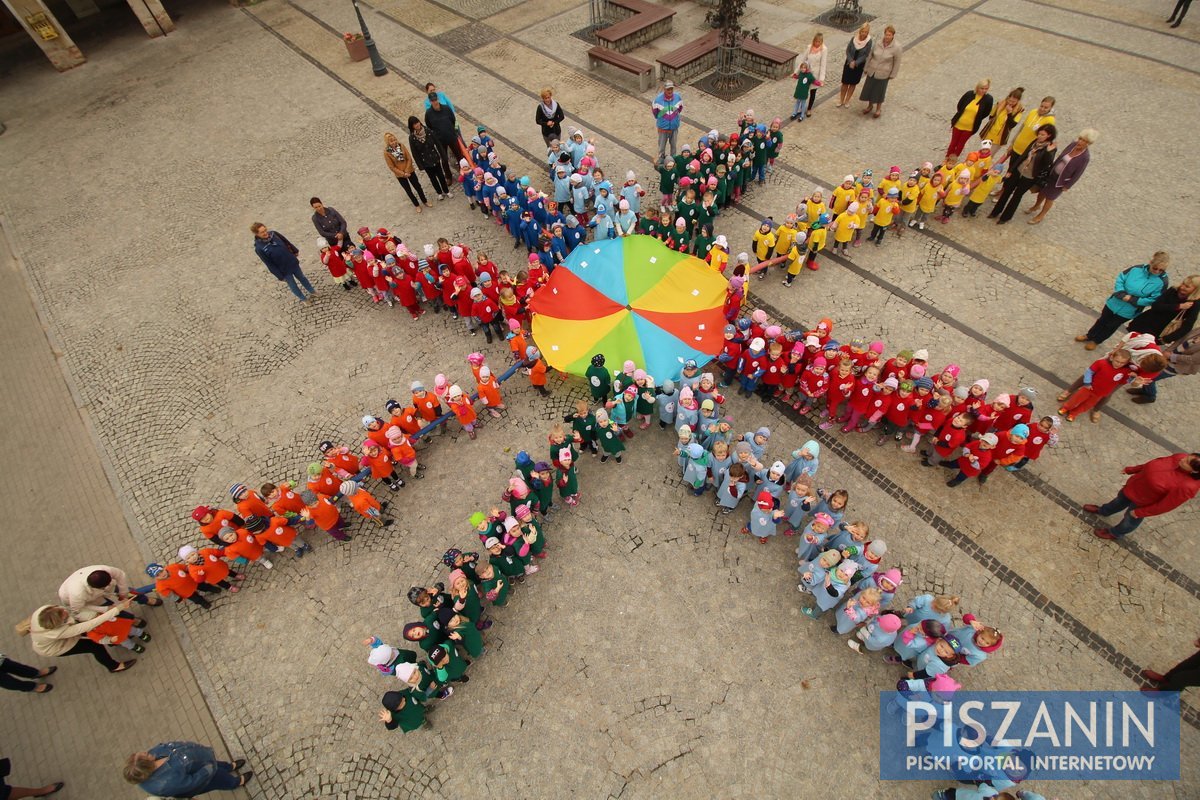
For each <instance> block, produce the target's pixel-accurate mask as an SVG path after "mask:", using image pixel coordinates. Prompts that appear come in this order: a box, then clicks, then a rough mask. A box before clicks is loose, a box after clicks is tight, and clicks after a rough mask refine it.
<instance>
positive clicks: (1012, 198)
mask: <svg viewBox="0 0 1200 800" xmlns="http://www.w3.org/2000/svg"><path fill="white" fill-rule="evenodd" d="M1056 136H1058V129H1057V128H1055V127H1054V126H1053V125H1052V124H1050V123H1048V122H1047V123H1046V124H1045V125H1042V126H1040V127H1039V128H1038V129H1037V138H1036V139H1034V140H1033V144H1031V145H1029V149H1028V150H1026V151H1025V156H1024V158H1022V159H1021V163H1020V164H1018V165H1017V167H1016V169H1013V168H1011V167H1010V168H1009V172H1008V176H1007V177H1005V179H1004V191H1003V192H1002V193H1001V195H1000V199H999V200H997V201H996V205H995V207H994V208H993V209H992V213H990V214H988V219H994V220H996V224H997V225H1003V224H1004V223H1006V222H1008V221H1009V220H1010V219H1012V217H1013V214H1015V213H1017V206H1019V205H1020V204H1021V198H1022V197H1024V196H1025V193H1026V192H1028V191H1029V190H1030V189H1032V188H1033V187H1035V186H1045V185H1046V181H1047V180H1048V179H1049V178H1050V170H1052V169H1053V168H1054V156H1055V155H1056V154H1057V151H1058V145H1057V144H1055V142H1054V137H1056ZM997 218H998V219H997Z"/></svg>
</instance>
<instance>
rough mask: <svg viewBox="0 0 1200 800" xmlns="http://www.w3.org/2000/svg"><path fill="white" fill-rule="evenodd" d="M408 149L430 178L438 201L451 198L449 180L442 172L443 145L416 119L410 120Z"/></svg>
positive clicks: (410, 118)
mask: <svg viewBox="0 0 1200 800" xmlns="http://www.w3.org/2000/svg"><path fill="white" fill-rule="evenodd" d="M408 147H409V149H410V150H411V151H412V157H413V161H415V162H417V166H418V167H420V168H421V169H422V170H424V171H425V177H427V178H429V182H430V183H431V184H432V185H433V191H434V192H436V193H437V196H438V200H445V199H446V198H447V197H449V196H450V187H449V186H448V185H447V183H446V181H447V180H448V178H447V176H446V173H445V172H443V171H442V153H441V149H440V148H441V145H439V144H438V142H437V139H436V138H435V137H434V135H433V134H432V133H430V132H429V129H428V128H426V127H425V126H424V125H422V124H421V120H419V119H417V118H416V117H409V118H408Z"/></svg>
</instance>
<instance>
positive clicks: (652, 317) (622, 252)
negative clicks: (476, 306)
mask: <svg viewBox="0 0 1200 800" xmlns="http://www.w3.org/2000/svg"><path fill="white" fill-rule="evenodd" d="M727 285H728V284H727V282H726V280H725V278H723V277H722V276H721V274H720V273H719V272H716V271H715V270H713V269H712V268H711V267H709V266H708V265H707V264H705V263H704V262H703V261H701V260H700V259H698V258H696V257H695V256H690V255H687V254H685V253H678V252H676V251H674V250H671V249H670V248H668V247H667V246H666V245H664V244H663V243H662V242H660V241H658V240H657V239H654V238H652V237H650V236H625V237H623V238H620V239H606V240H604V241H600V242H591V243H585V244H580V245H579V246H578V247H576V248H575V250H574V251H572V252H571V255H570V256H568V257H567V260H566V261H565V262H564V263H563V264H562V265H561V266H559V267H558V268H557V269H555V270H554V272H553V274H552V275H551V276H550V280H549V281H548V282H547V283H546V285H545V286H543V287H542V288H541V289H539V290H538V291H537V294H535V295H534V297H533V299H532V300H531V301H530V304H529V308H530V310H532V311H533V312H534V317H533V339H534V342H536V344H537V346H538V349H539V350H541V351H542V355H543V356H544V357H545V359H546V361H547V362H548V363H549V364H550V366H552V367H554V368H555V369H558V370H561V371H562V372H569V373H571V374H573V375H583V374H584V372H585V371H586V370H587V368H588V367H589V366H590V365H591V360H592V356H594V355H596V354H597V353H602V354H603V355H604V357H605V359H607V362H608V367H609V369H613V370H619V369H620V368H621V364H622V363H623V362H624V361H626V360H631V361H633V362H634V363H635V364H637V365H638V366H639V367H642V368H644V369H645V370H646V371H647V372H648V373H650V374H651V375H653V376H654V378H655V380H657V381H658V382H660V383H661V382H662V381H664V380H666V379H668V378H671V379H674V378H677V377H678V376H679V371H680V370H681V369H682V368H683V363H684V362H685V361H687V360H688V359H689V358H694V359H696V360H697V361H698V362H700V363H701V364H703V363H704V362H706V361H708V360H709V359H710V358H712V357H713V356H714V355H716V354H717V352H718V351H720V349H721V344H722V340H723V333H722V332H723V330H724V327H725V318H724V316H723V315H722V313H721V310H722V306H723V304H724V302H725V289H726V286H727Z"/></svg>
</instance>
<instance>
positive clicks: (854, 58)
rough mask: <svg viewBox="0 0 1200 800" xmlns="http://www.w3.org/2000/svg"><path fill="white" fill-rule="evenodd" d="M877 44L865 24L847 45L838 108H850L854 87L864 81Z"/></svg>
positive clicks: (869, 28)
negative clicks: (869, 60) (872, 51)
mask: <svg viewBox="0 0 1200 800" xmlns="http://www.w3.org/2000/svg"><path fill="white" fill-rule="evenodd" d="M874 47H875V42H874V40H872V39H871V26H870V25H868V24H867V23H865V22H864V23H863V25H862V27H861V28H859V29H858V33H856V34H854V38H853V39H851V40H850V41H849V42H847V43H846V63H845V64H843V65H842V88H841V90H840V91H839V92H838V102H837V105H838V108H848V107H849V106H850V99H851V98H852V97H854V87H855V86H858V84H859V82H860V81H861V80H862V76H863V70H865V69H866V68H867V59H868V58H870V57H871V50H872V49H874Z"/></svg>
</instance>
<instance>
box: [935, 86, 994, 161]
mask: <svg viewBox="0 0 1200 800" xmlns="http://www.w3.org/2000/svg"><path fill="white" fill-rule="evenodd" d="M991 88H992V81H991V78H984V79H983V80H981V81H980V82H979V83H977V84H975V90H974V91H971V92H964V93H963V96H962V97H960V98H958V108H957V110H956V111H955V112H954V116H953V117H951V118H950V146H949V147H947V148H946V155H947V156H956V157H957V156H960V155H962V151H963V146H964V145H966V143H967V140H969V139H970V138H971V137H972V136H974V135H975V132H976V131H978V130H979V126H980V125H982V124H983V121H984V120H985V119H987V117H988V116H989V115H990V114H991V113H992V104H993V103H994V102H995V101H994V100H993V99H992V96H991V95H990V94H988V90H989V89H991ZM983 138H985V139H986V138H987V137H986V136H985V137H983ZM992 144H995V142H992Z"/></svg>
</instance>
